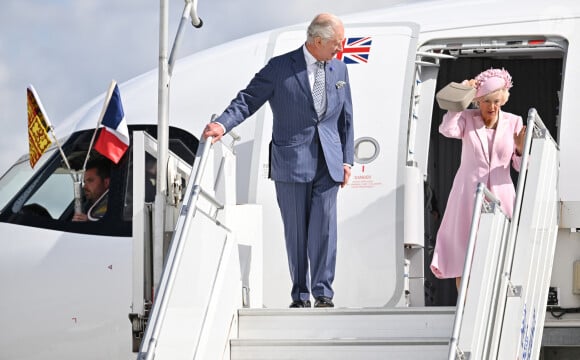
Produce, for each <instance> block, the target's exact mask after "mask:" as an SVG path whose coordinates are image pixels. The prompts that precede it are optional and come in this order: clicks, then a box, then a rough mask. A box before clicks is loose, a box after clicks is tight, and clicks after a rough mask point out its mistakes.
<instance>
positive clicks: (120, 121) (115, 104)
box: [95, 84, 129, 164]
mask: <svg viewBox="0 0 580 360" xmlns="http://www.w3.org/2000/svg"><path fill="white" fill-rule="evenodd" d="M101 124H102V125H103V126H104V127H103V129H102V130H101V133H100V134H99V138H98V139H97V142H96V143H95V150H97V151H98V152H100V153H101V154H103V155H104V156H106V157H107V158H109V159H110V160H111V161H113V162H114V163H115V164H117V163H118V162H119V160H121V158H122V157H123V154H125V151H127V149H128V148H129V129H128V128H127V122H126V121H125V113H124V112H123V104H122V103H121V94H120V93H119V87H118V86H117V85H116V84H115V89H114V90H113V94H112V95H111V99H110V100H109V104H108V105H107V110H105V115H104V116H103V121H102V122H101Z"/></svg>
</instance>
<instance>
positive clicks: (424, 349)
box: [230, 338, 449, 360]
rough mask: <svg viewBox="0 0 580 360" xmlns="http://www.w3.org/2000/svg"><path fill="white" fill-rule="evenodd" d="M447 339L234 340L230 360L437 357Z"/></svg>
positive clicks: (443, 353)
mask: <svg viewBox="0 0 580 360" xmlns="http://www.w3.org/2000/svg"><path fill="white" fill-rule="evenodd" d="M448 341H449V339H448V338H422V339H416V338H392V339H328V340H318V339H314V340H313V339H302V340H297V339H294V340H247V339H244V340H231V349H230V350H231V352H230V355H231V360H290V359H300V360H320V359H332V360H352V359H357V360H379V359H380V360H384V359H389V360H399V359H400V360H423V359H430V360H438V359H442V360H443V359H447V352H448V349H449V342H448Z"/></svg>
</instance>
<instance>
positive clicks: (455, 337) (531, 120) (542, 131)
mask: <svg viewBox="0 0 580 360" xmlns="http://www.w3.org/2000/svg"><path fill="white" fill-rule="evenodd" d="M534 134H536V135H537V136H540V135H543V136H550V135H549V131H548V130H547V127H546V125H545V124H544V122H543V121H542V119H541V118H540V116H539V114H538V112H537V111H536V109H535V108H530V109H529V111H528V118H527V127H526V138H525V141H524V149H523V150H522V159H521V163H520V172H519V173H520V175H519V177H518V183H517V187H516V197H515V200H514V210H513V213H512V219H511V221H510V226H509V233H508V237H507V238H506V240H505V243H506V244H507V245H508V246H509V248H507V249H506V252H505V254H506V255H505V256H506V261H505V262H499V263H498V265H497V267H498V268H500V267H503V264H508V266H509V269H506V270H505V272H504V273H503V277H504V278H505V280H506V281H507V284H508V286H509V289H507V290H510V291H513V290H514V289H513V285H512V284H511V282H510V274H511V266H512V264H513V257H514V252H515V245H516V244H515V241H514V240H515V238H516V236H517V230H518V226H517V224H519V218H520V212H521V206H522V200H523V193H524V188H525V182H526V177H527V170H528V163H529V154H530V150H531V147H532V139H533V135H534ZM488 194H489V195H488ZM483 195H485V196H486V197H488V198H489V199H496V198H495V196H494V195H493V194H491V193H490V192H489V190H488V189H487V188H486V187H485V185H484V184H482V183H479V184H478V187H477V190H476V199H475V204H474V211H473V217H472V220H471V225H470V230H469V242H468V247H467V253H466V259H465V265H464V269H463V273H462V281H461V284H460V288H459V292H458V297H457V312H456V316H455V321H454V323H453V333H452V335H451V338H450V341H449V353H448V360H454V359H464V358H465V357H464V355H463V352H462V351H461V349H459V348H458V346H457V344H458V341H459V333H460V331H461V323H462V320H463V310H464V308H465V300H466V295H467V287H468V279H469V274H470V273H471V265H472V264H471V263H472V259H473V252H474V250H475V239H476V237H477V229H478V224H479V217H480V216H481V206H482V203H483ZM497 204H498V205H499V200H497ZM514 225H516V226H514ZM502 245H503V244H502ZM496 270H499V269H496ZM502 294H504V295H502ZM502 296H505V291H504V292H501V291H500V292H498V293H495V298H494V299H490V300H491V301H492V302H496V301H498V300H499V298H501V297H502Z"/></svg>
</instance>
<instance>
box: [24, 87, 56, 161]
mask: <svg viewBox="0 0 580 360" xmlns="http://www.w3.org/2000/svg"><path fill="white" fill-rule="evenodd" d="M26 99H27V101H26V102H27V106H28V144H29V149H30V150H29V152H30V166H31V167H32V168H34V165H36V163H37V162H38V159H40V157H41V156H42V154H44V152H45V151H46V149H48V148H49V147H50V144H51V143H52V142H51V141H50V137H49V136H48V131H49V129H50V122H49V120H48V118H47V117H46V115H45V113H44V110H43V107H42V104H41V103H40V99H39V98H38V96H37V95H36V91H34V87H32V85H30V86H28V87H27V88H26Z"/></svg>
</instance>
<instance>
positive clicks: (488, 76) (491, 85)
mask: <svg viewBox="0 0 580 360" xmlns="http://www.w3.org/2000/svg"><path fill="white" fill-rule="evenodd" d="M475 80H476V81H477V85H476V89H477V92H476V93H475V98H480V97H482V96H485V95H487V94H491V93H492V92H494V91H497V90H499V89H510V88H511V87H512V86H513V83H512V77H511V75H510V74H509V73H508V72H507V70H505V69H501V70H500V69H489V70H485V71H484V72H482V73H481V74H479V75H477V76H476V77H475Z"/></svg>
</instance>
